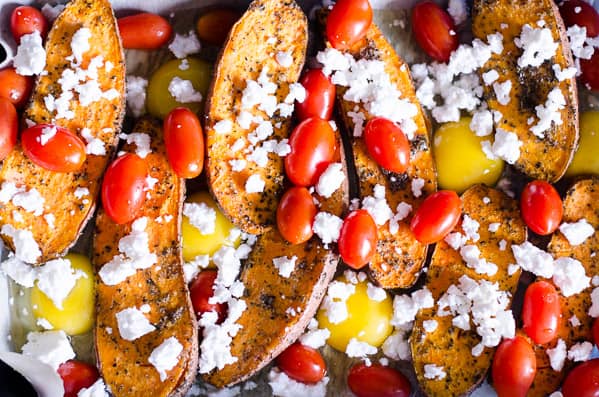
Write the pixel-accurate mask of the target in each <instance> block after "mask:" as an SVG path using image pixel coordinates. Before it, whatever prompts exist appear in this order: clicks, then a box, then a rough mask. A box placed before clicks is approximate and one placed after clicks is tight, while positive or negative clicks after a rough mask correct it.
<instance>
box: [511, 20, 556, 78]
mask: <svg viewBox="0 0 599 397" xmlns="http://www.w3.org/2000/svg"><path fill="white" fill-rule="evenodd" d="M514 43H515V44H516V46H517V47H518V48H521V49H522V50H523V51H522V55H521V56H520V58H518V66H520V67H521V68H525V67H527V66H533V67H539V66H541V64H542V63H543V62H545V61H547V60H549V59H551V58H552V57H553V56H554V55H555V51H556V50H557V47H558V46H559V43H557V42H555V41H553V36H552V34H551V30H550V29H549V28H540V29H537V28H533V27H531V26H530V25H529V24H525V25H524V26H523V27H522V32H521V33H520V37H517V38H516V39H514Z"/></svg>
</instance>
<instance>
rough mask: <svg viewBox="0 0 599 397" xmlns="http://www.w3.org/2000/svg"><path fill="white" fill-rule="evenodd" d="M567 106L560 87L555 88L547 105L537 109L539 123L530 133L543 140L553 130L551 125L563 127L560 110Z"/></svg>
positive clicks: (550, 93) (539, 106)
mask: <svg viewBox="0 0 599 397" xmlns="http://www.w3.org/2000/svg"><path fill="white" fill-rule="evenodd" d="M565 106H566V99H565V98H564V94H563V93H562V90H561V89H560V88H559V87H555V88H554V89H553V90H551V91H550V92H549V94H548V95H547V100H546V101H545V104H543V105H538V106H536V107H535V111H536V113H537V117H538V118H539V122H538V123H537V124H535V125H533V126H532V127H530V131H531V132H532V133H533V134H535V135H536V136H537V137H539V138H541V139H543V138H544V137H545V132H546V131H547V130H549V129H550V128H551V124H552V123H555V125H562V123H563V121H562V115H561V112H560V110H562V109H564V108H565Z"/></svg>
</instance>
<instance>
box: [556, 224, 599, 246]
mask: <svg viewBox="0 0 599 397" xmlns="http://www.w3.org/2000/svg"><path fill="white" fill-rule="evenodd" d="M559 231H560V232H562V234H563V235H564V236H565V237H566V238H567V239H568V242H569V243H570V245H572V246H576V245H580V244H582V243H584V242H585V240H586V239H587V238H589V237H591V236H592V235H593V234H594V233H595V229H594V228H593V226H592V225H591V224H590V223H589V222H588V221H587V220H586V219H584V218H583V219H581V220H579V221H578V222H573V223H566V222H564V223H562V224H561V225H560V227H559Z"/></svg>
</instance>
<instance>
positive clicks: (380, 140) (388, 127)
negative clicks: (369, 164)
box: [364, 117, 410, 174]
mask: <svg viewBox="0 0 599 397" xmlns="http://www.w3.org/2000/svg"><path fill="white" fill-rule="evenodd" d="M364 142H365V143H366V148H367V149H368V153H370V156H371V157H372V158H373V159H374V160H375V161H376V162H377V163H378V165H380V166H381V167H383V168H384V169H386V170H388V171H391V172H396V173H399V174H400V173H403V172H405V171H406V170H407V169H408V165H409V163H410V142H408V138H406V136H405V134H404V133H403V131H402V130H401V128H399V126H397V124H395V123H394V122H392V121H390V120H387V119H385V118H382V117H376V118H374V119H372V120H370V121H369V122H368V123H367V124H366V127H365V128H364Z"/></svg>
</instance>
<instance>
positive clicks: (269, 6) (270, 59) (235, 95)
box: [205, 0, 308, 234]
mask: <svg viewBox="0 0 599 397" xmlns="http://www.w3.org/2000/svg"><path fill="white" fill-rule="evenodd" d="M273 38H274V39H275V40H276V43H275V44H274V45H273V44H272V43H271V41H269V39H271V40H272V39H273ZM307 40H308V23H307V20H306V16H305V15H304V13H303V11H302V10H301V9H300V8H299V7H298V6H297V4H296V3H295V2H294V1H293V0H255V1H254V2H252V3H251V4H250V6H249V9H248V10H247V11H246V13H245V14H244V15H243V16H242V17H241V19H240V20H239V21H238V22H237V23H236V24H235V25H234V26H233V28H232V30H231V32H230V34H229V38H228V40H227V42H226V43H225V46H224V48H223V50H222V52H221V55H220V59H219V61H218V63H217V66H216V72H215V74H214V78H213V81H212V86H211V89H210V93H209V96H208V98H209V99H208V101H207V104H206V112H205V114H206V120H205V126H206V138H207V146H206V147H207V153H208V160H207V167H206V175H207V177H208V182H209V183H208V184H209V187H210V190H211V191H212V194H213V196H214V197H215V199H216V201H217V202H218V204H219V206H220V207H221V209H222V210H223V213H224V214H225V215H226V216H227V217H228V218H229V219H230V220H231V222H233V224H235V225H236V226H237V227H239V228H240V229H241V230H243V231H245V232H248V233H252V234H261V233H264V232H266V231H267V230H269V229H271V228H272V226H273V225H274V223H275V213H276V209H277V205H278V203H279V198H280V196H281V195H282V194H283V188H284V187H283V181H284V163H283V158H282V157H279V156H278V155H276V154H273V153H270V154H269V155H268V157H269V158H268V163H267V165H266V166H265V167H258V166H257V165H256V164H254V163H253V162H251V161H248V163H247V166H246V168H245V169H244V170H242V171H240V172H234V171H233V170H232V169H231V165H230V164H229V161H230V160H234V159H245V154H244V152H243V150H240V151H239V152H237V153H234V152H233V151H232V150H231V146H233V144H234V143H235V141H237V139H239V138H242V139H244V140H245V139H246V138H247V136H248V134H249V133H250V132H252V131H253V129H255V128H256V126H257V125H256V124H254V125H253V127H251V128H250V129H249V130H244V129H242V128H241V127H240V126H239V124H237V123H236V118H237V115H238V113H239V111H240V110H241V98H242V92H243V90H244V89H245V87H246V80H257V79H258V77H259V76H260V73H261V72H262V70H263V69H264V68H268V71H269V75H270V79H271V81H273V82H274V83H275V84H277V86H278V87H277V90H276V93H275V95H276V97H277V101H278V103H280V102H283V100H284V99H285V97H286V96H287V94H288V93H289V85H290V84H292V83H295V82H297V80H298V78H299V74H300V72H301V70H302V67H303V64H304V59H305V56H306V46H307ZM279 51H287V52H289V54H290V55H292V57H293V62H292V64H291V66H289V67H288V68H285V67H282V66H281V65H279V64H278V63H277V61H276V59H275V54H276V53H277V52H279ZM253 114H254V115H255V116H261V117H263V118H264V119H266V120H269V121H271V122H272V124H273V127H274V133H273V135H272V136H270V137H269V138H268V139H277V140H279V141H280V140H281V139H283V138H288V137H289V134H290V133H291V119H290V118H283V117H280V116H279V113H275V114H274V116H273V117H272V118H270V119H269V117H268V116H267V115H266V114H265V113H264V112H262V111H259V110H256V109H254V110H253ZM223 120H229V121H231V123H232V128H231V131H230V132H228V133H222V134H219V133H217V132H216V131H215V130H214V125H215V124H216V123H217V122H219V121H223ZM278 123H281V124H280V125H279V124H278ZM246 144H248V142H247V140H246ZM248 145H249V144H248ZM253 174H258V175H260V176H261V178H262V180H263V181H264V182H265V183H266V185H265V187H264V191H263V192H261V193H247V192H246V189H245V183H246V181H247V179H248V178H249V177H250V176H251V175H253Z"/></svg>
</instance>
